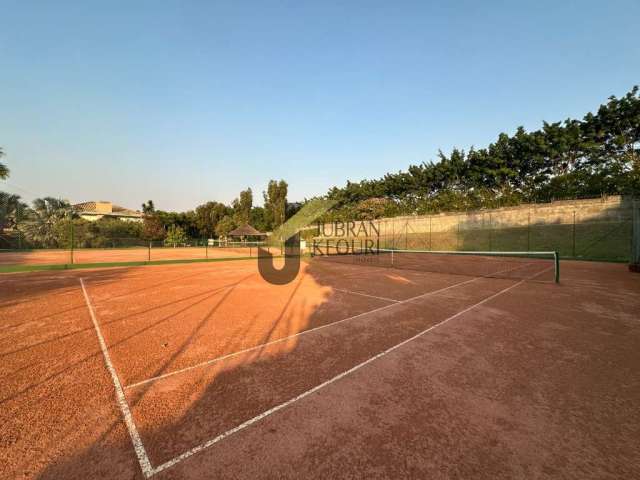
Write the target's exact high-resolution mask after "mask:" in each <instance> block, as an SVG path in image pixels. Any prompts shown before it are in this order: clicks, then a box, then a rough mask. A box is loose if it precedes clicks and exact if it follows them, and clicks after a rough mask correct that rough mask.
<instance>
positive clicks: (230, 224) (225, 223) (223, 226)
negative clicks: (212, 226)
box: [216, 215, 237, 238]
mask: <svg viewBox="0 0 640 480" xmlns="http://www.w3.org/2000/svg"><path fill="white" fill-rule="evenodd" d="M236 227H237V224H236V222H235V220H234V219H233V217H232V216H230V215H227V216H226V217H224V218H222V219H221V220H220V221H219V222H218V224H217V225H216V235H218V237H221V238H225V237H227V236H228V235H229V232H231V231H232V230H233V229H234V228H236Z"/></svg>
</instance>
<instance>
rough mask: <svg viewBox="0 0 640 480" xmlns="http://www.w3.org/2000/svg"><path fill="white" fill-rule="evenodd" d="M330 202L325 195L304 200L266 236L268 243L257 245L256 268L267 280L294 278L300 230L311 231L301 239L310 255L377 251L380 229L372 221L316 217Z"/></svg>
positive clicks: (280, 282) (280, 281) (284, 281)
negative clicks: (287, 218) (294, 212)
mask: <svg viewBox="0 0 640 480" xmlns="http://www.w3.org/2000/svg"><path fill="white" fill-rule="evenodd" d="M334 204H335V202H333V201H331V200H325V199H316V200H313V201H311V202H309V203H307V204H306V205H305V206H304V207H303V208H302V209H301V210H300V211H299V212H298V213H297V214H296V215H294V216H293V217H292V218H291V219H289V220H288V221H287V222H285V223H284V224H283V225H282V226H281V227H279V228H278V229H277V230H276V231H274V232H273V234H272V235H271V237H270V239H269V244H270V245H271V247H259V248H258V270H259V272H260V275H262V277H263V278H264V279H265V280H266V281H267V282H269V283H272V284H275V285H284V284H287V283H289V282H291V281H293V280H294V279H295V278H296V276H297V275H298V272H299V271H300V258H301V256H302V254H303V252H302V250H301V240H300V232H302V231H305V232H307V233H308V232H309V231H310V230H311V231H313V238H312V239H311V240H307V241H305V249H306V251H307V253H310V254H311V256H325V255H352V254H364V256H366V257H369V258H371V257H370V255H373V254H376V253H378V252H379V250H380V239H379V237H380V231H379V226H378V225H377V224H376V223H375V222H373V221H368V220H366V221H347V222H342V221H333V222H328V223H323V222H320V221H318V219H319V218H321V217H322V216H323V215H324V214H325V213H326V212H327V211H329V210H330V209H331V208H332V207H333V206H334ZM314 222H315V227H314ZM282 246H283V247H282ZM274 247H275V248H274ZM274 250H275V252H276V253H274ZM359 256H360V255H359Z"/></svg>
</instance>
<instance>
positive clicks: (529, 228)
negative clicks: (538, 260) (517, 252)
mask: <svg viewBox="0 0 640 480" xmlns="http://www.w3.org/2000/svg"><path fill="white" fill-rule="evenodd" d="M530 251H531V211H529V212H528V213H527V252H530Z"/></svg>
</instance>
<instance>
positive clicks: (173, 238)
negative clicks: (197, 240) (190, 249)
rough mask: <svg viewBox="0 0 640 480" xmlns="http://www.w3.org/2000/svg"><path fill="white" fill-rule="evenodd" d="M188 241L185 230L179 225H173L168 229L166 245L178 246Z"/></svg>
mask: <svg viewBox="0 0 640 480" xmlns="http://www.w3.org/2000/svg"><path fill="white" fill-rule="evenodd" d="M186 243H187V235H186V234H185V233H184V230H182V228H180V227H179V226H177V225H171V226H170V227H169V229H168V230H167V236H166V237H165V239H164V244H165V245H170V246H173V247H175V246H178V245H184V244H186Z"/></svg>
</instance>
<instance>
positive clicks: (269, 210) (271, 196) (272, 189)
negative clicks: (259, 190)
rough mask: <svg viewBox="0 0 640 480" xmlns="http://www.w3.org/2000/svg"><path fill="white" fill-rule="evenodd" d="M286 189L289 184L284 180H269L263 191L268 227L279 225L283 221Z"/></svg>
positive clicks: (285, 206)
mask: <svg viewBox="0 0 640 480" xmlns="http://www.w3.org/2000/svg"><path fill="white" fill-rule="evenodd" d="M288 189H289V185H288V184H287V182H285V181H284V180H280V181H276V180H269V185H268V186H267V191H266V192H263V196H264V208H265V219H266V223H267V224H268V225H269V226H270V227H271V228H270V229H275V228H277V227H279V226H280V225H282V224H283V223H284V221H285V218H286V209H287V191H288Z"/></svg>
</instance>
